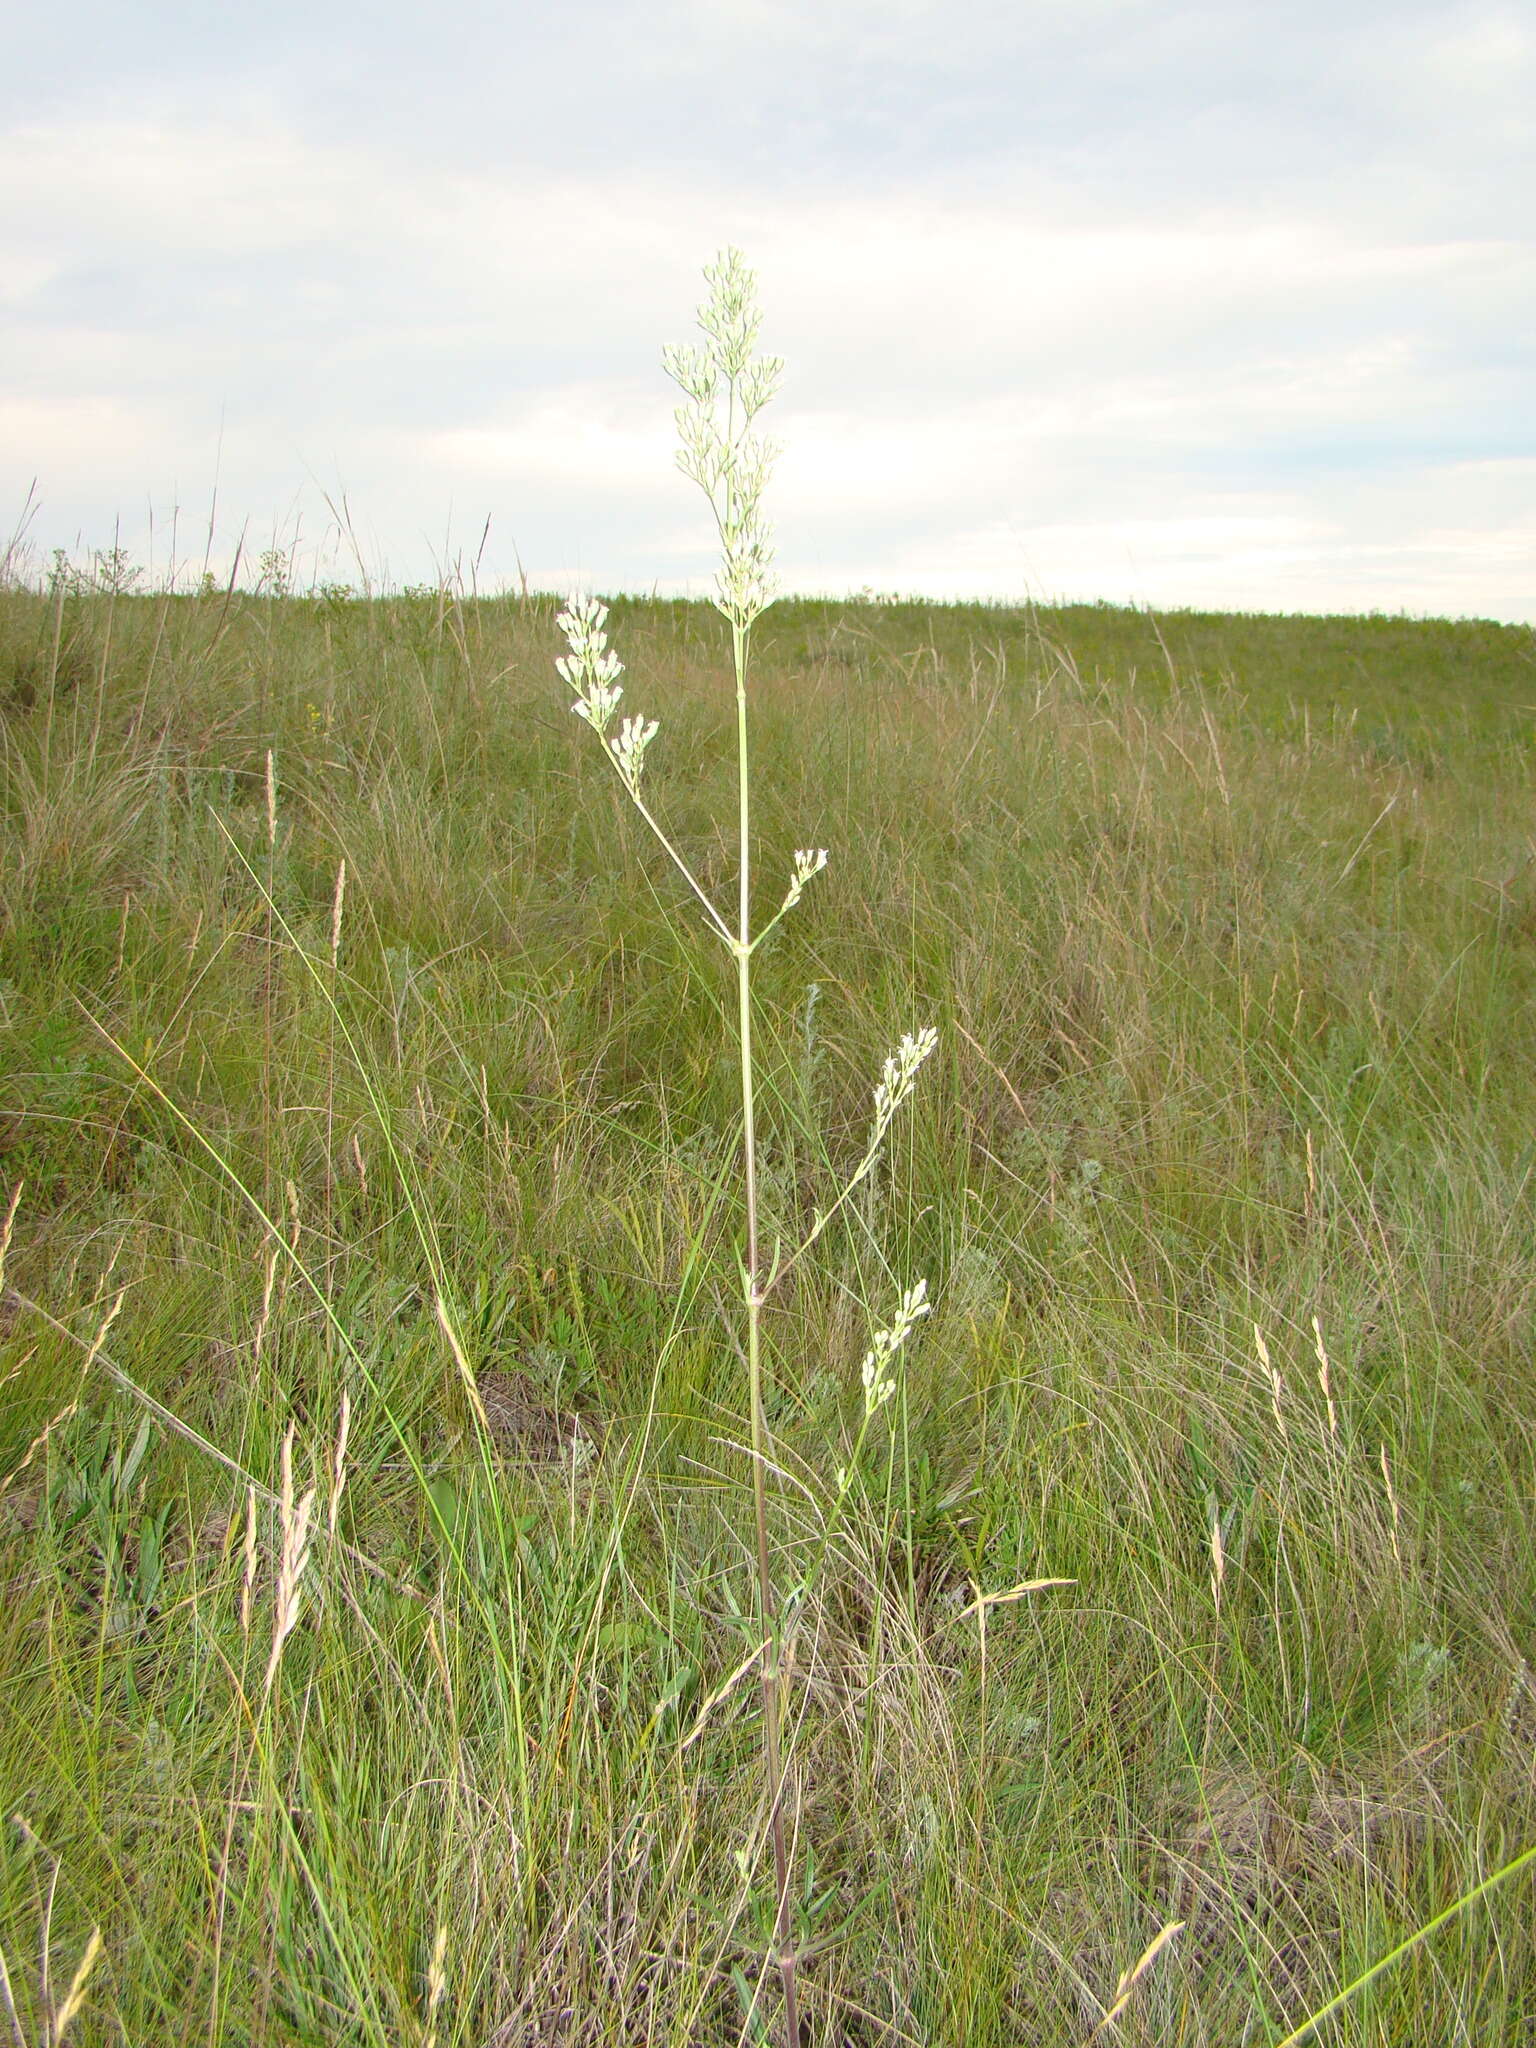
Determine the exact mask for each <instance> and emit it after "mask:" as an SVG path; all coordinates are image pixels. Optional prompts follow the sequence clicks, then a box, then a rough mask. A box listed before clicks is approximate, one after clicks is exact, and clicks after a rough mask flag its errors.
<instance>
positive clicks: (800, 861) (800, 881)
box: [779, 846, 827, 917]
mask: <svg viewBox="0 0 1536 2048" xmlns="http://www.w3.org/2000/svg"><path fill="white" fill-rule="evenodd" d="M826 864H827V849H826V848H825V847H824V846H817V847H810V846H805V847H800V846H797V847H796V848H795V872H794V874H793V875H792V876H791V877H790V882H789V894H788V895H787V896H786V897H785V898H784V901H783V904H782V905H781V907H780V910H779V915H780V917H782V916H783V915H784V912H785V911H786V910H793V909H794V907H795V905H796V904H797V903H798V902H799V901H800V892H801V890H802V889H804V887H805V885H806V883H807V882H808V881H809V880H810V879H811V877H812V875H819V874H820V873H821V871H822V869H823V868H824V867H825V866H826Z"/></svg>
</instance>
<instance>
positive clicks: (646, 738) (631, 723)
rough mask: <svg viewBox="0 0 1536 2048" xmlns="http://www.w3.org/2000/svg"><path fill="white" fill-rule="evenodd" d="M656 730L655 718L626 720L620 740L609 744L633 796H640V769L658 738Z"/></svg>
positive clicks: (621, 729)
mask: <svg viewBox="0 0 1536 2048" xmlns="http://www.w3.org/2000/svg"><path fill="white" fill-rule="evenodd" d="M656 730H657V728H656V721H655V719H654V718H626V719H625V721H624V723H623V724H622V725H621V726H620V727H619V733H618V738H617V739H612V740H610V741H609V742H608V751H609V752H610V753H611V754H612V755H613V758H614V760H615V761H617V762H618V764H619V773H620V774H621V775H622V776H623V778H624V786H625V788H626V789H627V790H628V791H629V793H630V795H631V796H638V795H639V794H640V768H641V764H642V763H643V761H644V759H645V750H646V748H647V747H648V746H649V745H650V744H651V741H652V740H653V739H655V737H656Z"/></svg>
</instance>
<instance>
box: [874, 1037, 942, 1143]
mask: <svg viewBox="0 0 1536 2048" xmlns="http://www.w3.org/2000/svg"><path fill="white" fill-rule="evenodd" d="M938 1042H939V1034H938V1032H937V1031H935V1030H934V1028H933V1026H932V1025H931V1024H925V1025H924V1026H923V1028H922V1030H921V1031H919V1032H918V1034H917V1036H916V1037H915V1038H914V1037H913V1036H912V1033H911V1032H910V1031H908V1032H905V1033H904V1034H903V1036H902V1041H901V1044H900V1045H899V1046H897V1048H896V1050H895V1051H894V1052H893V1053H892V1054H891V1056H890V1058H889V1059H888V1060H887V1061H886V1063H885V1070H884V1072H883V1073H882V1074H881V1076H880V1085H879V1086H878V1087H877V1088H876V1090H875V1129H876V1131H877V1132H879V1131H883V1130H884V1129H885V1127H886V1125H887V1124H888V1123H889V1122H890V1120H891V1118H892V1117H893V1116H894V1115H895V1114H896V1112H897V1110H898V1109H900V1107H901V1105H902V1104H903V1103H904V1102H905V1101H906V1099H907V1097H908V1096H909V1095H910V1094H911V1093H912V1090H913V1089H914V1088H915V1087H916V1085H917V1070H918V1068H919V1067H920V1066H921V1065H922V1064H923V1061H924V1060H925V1059H927V1057H928V1055H929V1053H931V1052H932V1051H933V1049H934V1047H935V1046H936V1045H937V1044H938Z"/></svg>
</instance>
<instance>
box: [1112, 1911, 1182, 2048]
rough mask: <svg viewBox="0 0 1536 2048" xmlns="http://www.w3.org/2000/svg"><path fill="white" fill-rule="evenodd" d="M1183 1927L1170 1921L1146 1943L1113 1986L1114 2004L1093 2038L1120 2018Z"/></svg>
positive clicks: (1180, 1923) (1177, 1922) (1177, 1921)
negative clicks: (1134, 1992) (1143, 1981)
mask: <svg viewBox="0 0 1536 2048" xmlns="http://www.w3.org/2000/svg"><path fill="white" fill-rule="evenodd" d="M1184 1926H1185V1923H1184V1921H1182V1920H1170V1921H1169V1922H1168V1925H1167V1926H1166V1927H1164V1928H1163V1929H1162V1930H1161V1932H1159V1933H1158V1934H1156V1935H1154V1936H1153V1938H1152V1940H1151V1941H1149V1942H1148V1944H1147V1946H1146V1947H1145V1948H1144V1949H1143V1950H1142V1952H1141V1954H1140V1956H1139V1957H1138V1958H1137V1960H1136V1962H1135V1963H1134V1964H1133V1965H1132V1967H1131V1968H1130V1969H1129V1970H1127V1971H1126V1972H1125V1974H1124V1976H1123V1977H1122V1978H1121V1979H1120V1982H1119V1983H1118V1984H1117V1985H1116V1986H1115V1998H1114V2003H1113V2004H1112V2005H1111V2006H1110V2008H1109V2010H1108V2012H1106V2013H1105V2015H1104V2017H1103V2019H1101V2020H1100V2021H1099V2024H1098V2025H1097V2026H1096V2027H1095V2028H1094V2030H1093V2034H1094V2036H1097V2035H1099V2034H1102V2033H1103V2032H1104V2029H1105V2028H1106V2027H1112V2026H1113V2025H1114V2024H1115V2022H1116V2021H1117V2020H1118V2019H1119V2018H1120V2016H1121V2014H1122V2013H1123V2012H1124V2011H1125V2009H1126V2007H1127V2006H1128V2005H1129V2004H1130V2002H1131V1993H1132V1992H1133V1991H1134V1990H1135V1989H1136V1986H1137V1985H1138V1984H1139V1983H1140V1981H1141V1979H1142V1978H1143V1977H1144V1976H1145V1975H1146V1973H1147V1972H1148V1970H1150V1969H1151V1967H1152V1965H1153V1964H1154V1963H1155V1962H1156V1961H1157V1959H1158V1957H1159V1956H1160V1955H1161V1954H1162V1952H1163V1950H1164V1949H1165V1948H1166V1947H1167V1946H1168V1944H1169V1942H1170V1941H1172V1939H1173V1937H1174V1936H1175V1935H1176V1934H1180V1933H1182V1932H1183V1930H1184ZM1090 2038H1092V2037H1090Z"/></svg>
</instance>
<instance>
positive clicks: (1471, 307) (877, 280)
mask: <svg viewBox="0 0 1536 2048" xmlns="http://www.w3.org/2000/svg"><path fill="white" fill-rule="evenodd" d="M29 13H30V19H28V18H26V17H22V18H17V19H13V21H12V24H11V26H10V28H8V29H7V31H6V63H5V67H4V73H3V77H0V193H3V194H4V201H3V207H0V494H3V495H0V526H4V527H5V529H6V530H9V527H10V526H11V525H12V524H13V523H14V522H15V520H16V519H17V518H19V517H20V516H21V514H22V512H23V508H24V506H25V504H26V501H27V495H28V487H29V485H30V484H31V482H32V480H33V478H34V477H35V478H36V480H37V499H38V503H37V506H36V509H35V511H34V513H33V515H32V517H31V521H30V525H29V527H28V539H29V541H30V543H31V545H32V549H33V559H34V561H35V562H36V563H38V564H45V563H46V561H47V559H48V555H49V551H50V550H51V549H53V548H54V547H57V546H63V547H66V548H68V549H69V550H70V551H71V552H72V553H73V554H76V555H82V554H88V553H89V551H90V550H92V549H94V548H101V547H108V546H110V545H111V544H112V541H113V537H114V531H115V530H120V534H121V538H122V542H123V544H124V545H125V546H126V547H127V548H128V549H129V551H130V552H131V553H132V554H133V556H134V558H135V559H136V560H141V561H143V560H152V562H153V567H154V572H155V574H156V576H157V578H159V577H163V576H164V574H165V573H166V572H167V570H168V569H169V568H170V567H171V566H172V563H173V550H172V541H173V535H174V561H175V564H176V566H177V567H178V568H179V569H180V571H181V573H182V574H184V575H186V574H190V575H193V576H195V574H196V573H198V572H200V571H201V569H202V566H203V561H204V556H205V553H208V552H210V550H209V539H208V528H209V522H210V508H211V506H212V505H213V504H214V499H215V491H216V493H217V499H216V512H215V513H214V516H213V527H214V531H213V537H212V544H211V561H212V565H213V567H214V568H215V569H216V570H218V571H219V572H220V573H223V572H224V571H225V570H226V569H227V567H228V565H229V562H230V559H231V557H232V554H233V551H234V548H235V545H236V543H237V541H239V540H240V538H241V536H242V534H243V535H244V542H245V547H246V549H247V550H248V551H249V553H250V555H251V556H256V555H259V553H260V552H261V551H262V550H263V549H264V548H268V547H271V546H273V545H274V544H275V545H278V546H282V547H296V550H297V559H298V565H299V570H300V574H301V577H302V578H304V579H306V580H307V579H308V578H309V577H310V576H312V575H315V574H319V575H321V576H333V575H334V576H341V575H346V574H348V573H353V574H355V569H354V568H353V566H352V563H351V557H350V552H349V550H347V549H341V550H340V551H338V542H337V535H336V530H335V523H334V521H333V518H332V514H331V511H330V509H328V502H327V501H328V500H329V501H330V504H331V505H335V506H338V507H339V505H340V503H341V500H342V497H343V495H344V496H345V500H346V504H347V506H348V507H349V508H350V512H351V515H352V521H353V526H354V533H355V540H356V544H357V546H358V548H359V549H360V552H361V555H362V558H363V560H364V562H365V564H366V567H367V570H368V573H369V574H370V575H371V576H372V577H375V578H378V579H382V580H388V581H393V582H397V583H398V582H407V581H424V580H428V579H430V578H431V577H432V576H434V574H435V573H437V571H438V569H439V568H441V567H443V566H445V565H449V564H451V563H452V562H453V560H454V559H455V558H462V559H463V560H464V561H465V562H466V563H467V562H468V560H469V558H471V557H473V556H474V555H475V553H476V550H477V549H478V548H479V546H480V543H481V536H482V531H483V529H484V527H485V523H486V521H487V519H489V522H490V527H489V534H488V537H487V538H486V540H485V545H484V554H483V558H482V561H481V565H480V578H481V582H482V585H490V586H492V587H494V586H497V585H499V584H501V583H503V582H508V581H510V582H515V581H516V578H517V576H518V573H519V567H520V566H521V568H522V569H523V570H525V571H526V573H527V576H528V578H529V580H530V582H531V583H532V584H534V585H535V586H537V587H543V588H570V587H574V586H576V585H580V586H582V587H589V588H596V589H601V590H617V589H650V588H651V587H652V586H653V585H658V586H659V587H660V588H661V589H662V590H663V591H668V590H692V591H694V592H698V593H704V592H706V591H707V589H708V587H709V582H710V577H711V573H712V568H713V552H712V548H711V527H710V524H709V515H708V511H707V508H706V507H705V505H704V503H703V500H702V498H700V497H699V496H698V495H697V492H696V491H695V490H694V487H692V486H691V485H689V484H687V483H686V482H685V481H684V480H683V479H682V478H681V477H680V476H679V475H678V474H677V472H676V470H675V468H674V466H673V459H672V449H673V437H674V430H673V425H672V406H673V403H674V401H675V399H676V397H677V394H676V392H675V391H674V389H673V387H672V386H671V385H670V384H669V382H668V381H667V379H666V377H665V375H664V373H663V372H662V370H661V367H660V349H661V345H662V344H663V343H664V342H667V341H679V340H684V339H687V338H689V337H690V335H691V334H692V332H693V317H694V311H695V308H696V306H697V303H698V301H699V298H700V297H701V295H702V291H703V284H702V279H701V275H700V273H701V269H702V266H703V264H704V263H705V262H707V261H709V260H711V259H712V257H713V256H714V254H715V252H716V251H717V250H718V249H719V248H721V247H722V246H724V245H726V244H728V243H734V244H736V245H738V246H739V247H741V248H742V249H743V251H744V252H745V254H746V256H747V259H748V261H749V262H750V263H751V264H752V265H753V267H754V268H755V269H756V270H757V271H758V273H759V277H760V280H761V298H762V303H763V308H764V327H763V336H762V341H763V345H764V346H765V347H766V348H768V349H771V350H772V351H773V352H775V353H777V354H780V355H782V356H783V357H785V359H786V362H787V369H786V375H785V381H784V386H783V391H782V394H781V396H780V398H779V399H778V401H777V402H776V404H775V406H774V407H773V409H772V411H771V412H770V413H769V414H767V415H765V417H764V422H763V424H764V425H765V426H766V427H767V428H769V429H770V430H771V431H772V433H773V434H774V435H775V437H776V438H777V439H778V440H780V441H781V442H782V444H783V448H784V453H783V455H782V457H781V459H780V463H779V467H778V469H777V472H776V474H775V478H774V482H773V486H772V489H771V493H770V499H769V510H770V515H771V518H772V522H773V525H774V528H775V532H776V539H777V544H778V551H779V570H780V575H781V579H782V582H783V584H784V585H785V587H786V588H788V589H792V590H800V591H817V590H825V591H830V592H834V593H843V592H848V591H854V590H858V589H860V588H861V587H865V586H871V587H873V588H875V589H876V590H882V591H884V590H899V591H902V592H907V593H912V594H918V595H929V596H940V597H987V598H993V599H998V600H1003V601H1011V602H1018V601H1020V600H1021V599H1023V598H1024V597H1026V596H1027V597H1033V598H1036V599H1045V600H1049V599H1053V598H1060V597H1071V598H1106V599H1111V600H1115V601H1126V600H1130V601H1134V602H1139V603H1150V604H1153V605H1156V606H1162V607H1172V606H1179V605H1199V606H1213V607H1225V608H1243V609H1259V610H1284V611H1296V610H1305V611H1324V610H1339V611H1362V610H1372V609H1381V610H1389V611H1397V610H1403V611H1408V612H1413V613H1451V614H1472V615H1480V616H1487V617H1493V618H1503V619H1513V620H1527V621H1529V620H1536V376H1533V372H1536V317H1533V316H1536V256H1533V239H1532V220H1533V217H1536V114H1533V108H1536V17H1533V15H1532V12H1531V10H1530V8H1529V6H1528V5H1519V6H1516V5H1505V4H1499V0H1490V4H1482V0H1460V4H1448V0H1350V4H1349V5H1347V6H1346V5H1341V4H1340V0H1254V4H1249V0H1207V4H1203V5H1190V4H1179V0H982V4H977V0H945V4H942V5H931V4H928V0H879V4H878V5H877V4H874V0H646V4H645V5H643V6H641V5H628V4H619V0H612V4H582V0H566V4H564V5H562V6H559V7H555V6H519V5H517V4H515V0H513V4H508V0H473V4H468V5H460V6H459V7H457V8H456V9H454V10H452V12H451V14H450V15H449V16H448V17H447V19H449V20H450V22H451V24H452V25H451V27H446V28H445V27H443V26H441V25H440V24H441V21H442V19H443V17H433V16H432V15H431V14H429V13H426V12H424V11H423V10H422V9H421V8H420V7H417V6H411V7H407V6H405V5H403V4H399V0H369V4H368V5H367V6H362V5H359V4H355V0H353V4H338V0H331V4H329V5H326V4H321V5H318V6H317V5H314V4H306V5H302V6H301V5H299V4H297V0H268V4H266V5H264V6H263V7H262V8H260V9H259V10H248V9H242V10H233V9H224V8H209V7H208V5H207V0H196V4H192V0H186V4H181V0H140V4H136V5H133V6H124V5H123V4H122V0H74V4H73V5H71V6H70V7H69V8H59V9H51V10H48V11H47V13H46V14H45V13H44V11H43V10H42V9H40V8H35V7H34V8H33V9H31V10H29ZM0 541H3V535H0Z"/></svg>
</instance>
